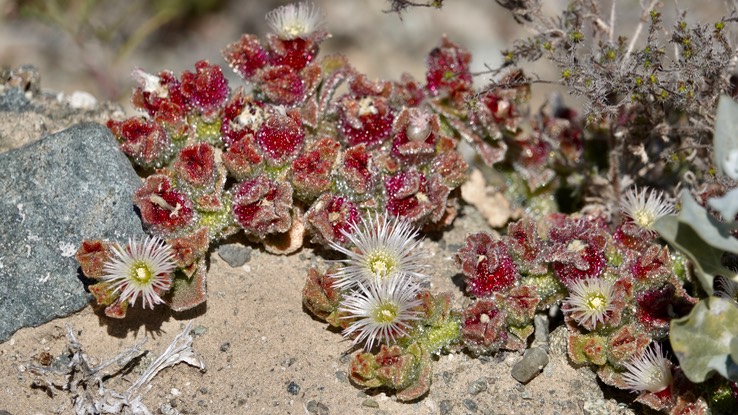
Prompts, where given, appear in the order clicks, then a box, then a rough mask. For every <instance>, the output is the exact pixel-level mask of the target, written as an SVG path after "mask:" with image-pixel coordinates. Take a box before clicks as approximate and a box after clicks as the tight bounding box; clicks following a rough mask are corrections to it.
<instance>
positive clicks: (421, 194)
mask: <svg viewBox="0 0 738 415" xmlns="http://www.w3.org/2000/svg"><path fill="white" fill-rule="evenodd" d="M384 187H385V191H386V194H387V200H386V206H385V207H386V209H387V211H388V212H389V213H390V214H392V215H393V216H397V217H401V218H404V219H406V220H408V221H410V222H413V223H415V224H416V225H423V224H425V223H426V222H427V221H429V220H430V221H432V222H437V221H439V220H440V219H441V218H442V217H443V215H444V213H446V202H447V199H448V195H449V193H450V191H451V189H449V188H448V187H447V186H446V185H444V184H443V183H441V179H440V177H438V176H437V175H433V176H431V177H430V178H426V176H425V175H424V174H423V173H421V172H419V171H417V170H410V171H407V172H401V173H398V174H396V175H394V176H391V177H388V178H387V179H385V181H384Z"/></svg>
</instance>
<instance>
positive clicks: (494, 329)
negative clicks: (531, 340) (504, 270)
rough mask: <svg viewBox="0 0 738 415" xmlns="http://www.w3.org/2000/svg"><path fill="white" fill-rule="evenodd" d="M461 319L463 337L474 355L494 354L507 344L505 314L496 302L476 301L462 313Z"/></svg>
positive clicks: (488, 300) (487, 300)
mask: <svg viewBox="0 0 738 415" xmlns="http://www.w3.org/2000/svg"><path fill="white" fill-rule="evenodd" d="M461 319H462V320H461V321H462V327H461V336H462V339H463V341H464V345H465V346H466V347H467V348H468V349H469V351H471V352H472V353H474V354H492V353H495V352H497V351H498V350H500V349H501V348H503V347H504V345H505V343H506V342H507V338H508V333H507V329H506V326H505V312H504V311H502V310H500V309H498V308H497V306H495V304H494V301H492V300H490V299H482V300H477V301H475V302H474V303H473V304H472V305H471V306H469V307H467V308H466V309H465V310H464V311H463V312H462V315H461Z"/></svg>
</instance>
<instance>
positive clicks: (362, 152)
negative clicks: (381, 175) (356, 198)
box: [339, 144, 378, 194]
mask: <svg viewBox="0 0 738 415" xmlns="http://www.w3.org/2000/svg"><path fill="white" fill-rule="evenodd" d="M339 174H341V175H342V177H343V179H344V180H345V182H346V184H347V185H348V187H349V188H350V189H351V190H352V191H354V192H355V193H357V194H365V193H368V192H369V191H370V190H371V189H372V188H373V187H374V184H375V179H376V177H377V174H378V171H377V168H376V166H375V165H374V162H373V159H372V155H371V154H370V153H369V152H368V151H367V149H366V144H359V145H356V146H353V147H350V148H348V149H347V150H346V151H344V152H343V160H342V169H340V170H339Z"/></svg>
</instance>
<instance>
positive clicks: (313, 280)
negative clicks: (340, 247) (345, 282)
mask: <svg viewBox="0 0 738 415" xmlns="http://www.w3.org/2000/svg"><path fill="white" fill-rule="evenodd" d="M332 274H333V272H332V271H330V270H329V271H328V272H319V271H318V270H317V269H315V268H314V267H310V269H308V276H307V280H306V281H305V287H303V289H302V303H303V304H304V305H305V307H306V308H307V309H308V310H310V312H311V313H313V315H315V316H316V317H318V318H320V319H322V320H325V319H326V318H328V316H329V315H331V314H332V313H335V312H336V310H337V309H338V305H339V303H340V302H341V300H342V298H343V296H342V294H341V290H339V289H337V288H336V287H334V282H335V279H334V278H333V277H332V276H331V275H332Z"/></svg>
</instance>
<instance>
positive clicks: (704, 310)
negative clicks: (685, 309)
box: [669, 297, 738, 382]
mask: <svg viewBox="0 0 738 415" xmlns="http://www.w3.org/2000/svg"><path fill="white" fill-rule="evenodd" d="M737 338H738V307H736V304H735V303H734V302H732V301H730V300H726V299H724V298H718V297H709V298H707V299H706V300H703V301H700V302H699V303H697V305H696V306H695V307H694V308H693V309H692V312H691V313H689V315H687V316H685V317H682V318H680V319H674V320H672V321H671V330H670V333H669V340H670V341H671V347H672V349H673V350H674V353H675V354H676V356H677V359H679V365H680V367H681V368H682V371H684V374H685V375H686V376H687V378H689V380H691V381H692V382H703V381H704V380H705V379H707V377H708V376H710V374H711V373H712V372H713V371H716V372H718V373H720V375H722V376H723V377H725V378H726V379H730V380H732V381H737V380H738V364H736V360H735V358H736V354H738V342H736V339H737Z"/></svg>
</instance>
